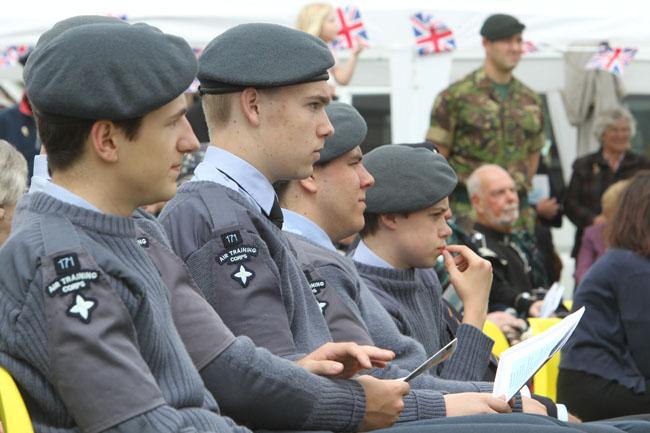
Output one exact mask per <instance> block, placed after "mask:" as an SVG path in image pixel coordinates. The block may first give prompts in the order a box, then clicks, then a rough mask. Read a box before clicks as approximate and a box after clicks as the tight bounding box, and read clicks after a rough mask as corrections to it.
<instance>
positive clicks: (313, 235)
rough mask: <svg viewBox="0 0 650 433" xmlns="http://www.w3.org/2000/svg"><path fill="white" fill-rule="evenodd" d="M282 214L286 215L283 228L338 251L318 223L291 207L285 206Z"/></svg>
mask: <svg viewBox="0 0 650 433" xmlns="http://www.w3.org/2000/svg"><path fill="white" fill-rule="evenodd" d="M282 215H283V216H284V223H283V224H282V230H284V231H287V232H290V233H295V234H297V235H300V236H302V237H305V238H307V239H309V240H310V241H312V242H314V243H316V244H318V245H320V246H321V247H323V248H327V249H328V250H331V251H336V248H335V247H334V244H332V240H331V239H330V238H329V236H327V233H325V231H324V230H323V229H322V228H320V226H319V225H318V224H316V223H315V222H313V221H312V220H310V219H309V218H307V217H305V216H303V215H300V214H298V213H296V212H293V211H290V210H289V209H284V208H283V209H282Z"/></svg>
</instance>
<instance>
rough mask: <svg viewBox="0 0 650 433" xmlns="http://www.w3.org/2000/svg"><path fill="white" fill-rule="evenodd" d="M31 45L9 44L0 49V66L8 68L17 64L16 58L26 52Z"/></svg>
mask: <svg viewBox="0 0 650 433" xmlns="http://www.w3.org/2000/svg"><path fill="white" fill-rule="evenodd" d="M31 49H32V47H31V46H30V45H10V46H8V47H5V48H4V49H0V68H8V67H11V66H15V65H17V64H18V60H19V59H20V58H21V57H22V56H23V55H25V54H27V53H28V52H29V51H30V50H31Z"/></svg>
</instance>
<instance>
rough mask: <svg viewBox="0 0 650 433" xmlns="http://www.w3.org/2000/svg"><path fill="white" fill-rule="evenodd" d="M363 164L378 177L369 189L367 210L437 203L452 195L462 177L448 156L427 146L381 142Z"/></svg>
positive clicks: (395, 209) (385, 210) (396, 209)
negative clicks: (454, 168)
mask: <svg viewBox="0 0 650 433" xmlns="http://www.w3.org/2000/svg"><path fill="white" fill-rule="evenodd" d="M363 164H364V166H365V167H366V169H367V170H368V172H370V174H371V175H372V176H373V177H374V178H375V184H374V186H372V187H371V188H370V189H369V190H368V192H367V193H366V205H367V208H366V212H369V213H374V214H384V213H406V212H413V211H417V210H420V209H425V208H427V207H429V206H433V205H434V204H436V203H437V202H439V201H440V200H442V199H444V198H445V197H447V196H449V195H450V194H451V192H452V191H453V190H454V188H455V187H456V183H457V182H458V178H457V177H456V173H455V172H454V170H453V169H452V168H451V167H450V166H449V164H448V163H447V160H446V159H445V158H444V157H443V156H442V155H440V154H439V153H434V152H432V151H431V150H428V149H425V148H414V147H410V146H404V145H400V144H388V145H385V146H380V147H378V148H376V149H374V150H372V151H370V152H368V153H367V154H366V156H365V157H364V158H363Z"/></svg>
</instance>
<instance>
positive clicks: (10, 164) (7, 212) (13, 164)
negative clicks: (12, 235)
mask: <svg viewBox="0 0 650 433" xmlns="http://www.w3.org/2000/svg"><path fill="white" fill-rule="evenodd" d="M25 189H27V161H25V157H23V155H22V154H21V153H20V152H18V151H17V150H16V149H15V148H14V147H13V146H12V145H11V144H9V143H7V142H6V141H4V140H0V245H2V244H3V243H4V242H5V241H6V240H7V238H8V237H9V232H10V230H11V220H12V219H13V216H14V209H15V208H16V203H17V202H18V199H19V198H20V197H21V196H22V195H23V194H24V192H25Z"/></svg>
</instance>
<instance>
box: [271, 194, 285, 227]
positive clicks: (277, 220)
mask: <svg viewBox="0 0 650 433" xmlns="http://www.w3.org/2000/svg"><path fill="white" fill-rule="evenodd" d="M269 219H270V220H271V222H272V223H273V224H275V225H276V226H277V227H278V228H279V229H280V230H282V223H283V222H284V217H283V216H282V208H281V207H280V202H279V201H278V197H277V196H275V198H274V199H273V207H272V208H271V212H269Z"/></svg>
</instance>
